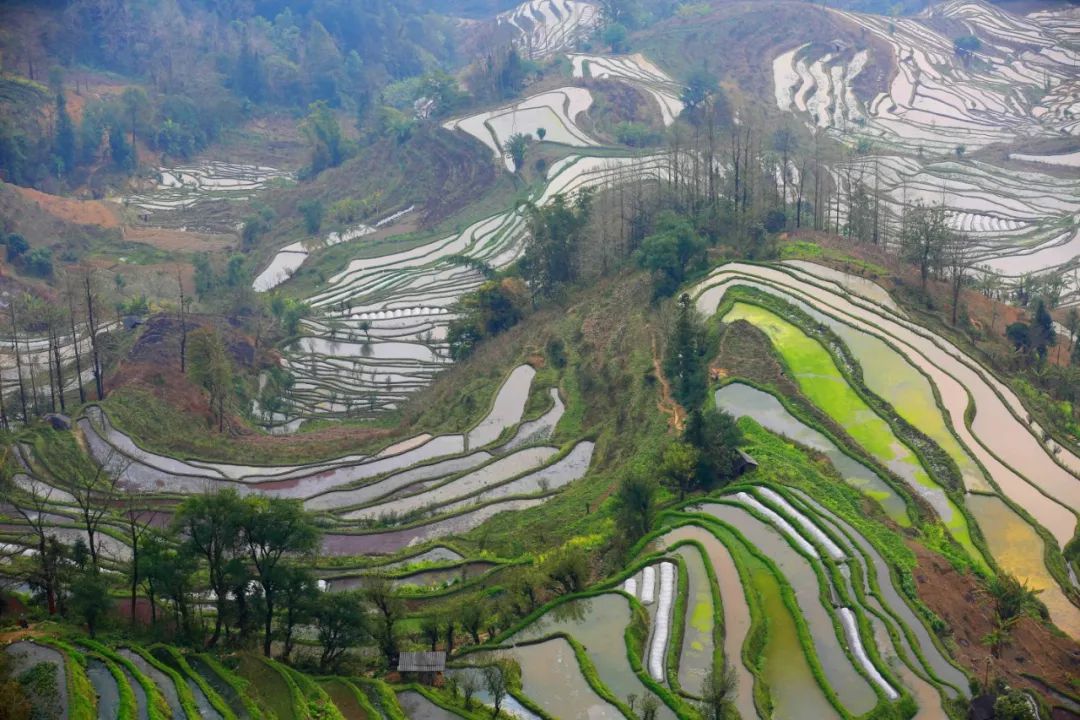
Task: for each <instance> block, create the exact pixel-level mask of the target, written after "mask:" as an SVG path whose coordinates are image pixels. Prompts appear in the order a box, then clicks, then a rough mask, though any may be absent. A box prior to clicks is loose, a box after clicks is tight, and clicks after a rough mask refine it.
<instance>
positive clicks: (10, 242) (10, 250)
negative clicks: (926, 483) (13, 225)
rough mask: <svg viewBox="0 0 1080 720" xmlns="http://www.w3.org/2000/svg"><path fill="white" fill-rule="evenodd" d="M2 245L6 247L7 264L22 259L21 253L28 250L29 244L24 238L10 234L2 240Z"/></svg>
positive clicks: (16, 234)
mask: <svg viewBox="0 0 1080 720" xmlns="http://www.w3.org/2000/svg"><path fill="white" fill-rule="evenodd" d="M4 244H5V245H7V260H8V262H14V261H16V260H18V259H19V258H20V257H22V255H23V253H25V252H26V251H27V250H29V249H30V244H29V243H27V242H26V238H24V237H23V236H22V235H19V234H18V233H11V234H10V235H8V236H7V239H5V240H4Z"/></svg>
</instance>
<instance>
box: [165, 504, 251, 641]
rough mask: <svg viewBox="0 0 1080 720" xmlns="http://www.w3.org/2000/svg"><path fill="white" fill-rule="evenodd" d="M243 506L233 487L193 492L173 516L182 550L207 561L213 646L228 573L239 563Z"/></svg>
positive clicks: (222, 618) (226, 592) (221, 620)
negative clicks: (211, 598) (211, 608)
mask: <svg viewBox="0 0 1080 720" xmlns="http://www.w3.org/2000/svg"><path fill="white" fill-rule="evenodd" d="M245 511H246V507H245V505H244V501H243V500H242V499H241V498H240V496H239V495H238V494H237V493H236V491H235V490H232V489H227V490H222V491H221V492H218V493H204V494H202V495H192V496H191V497H189V498H187V499H186V500H184V502H183V503H181V505H180V507H179V508H178V509H177V511H176V514H175V515H174V516H173V528H174V530H175V531H176V532H177V533H178V535H179V536H180V538H181V542H182V544H183V546H184V549H185V550H186V551H187V552H188V553H189V554H191V555H193V556H195V557H198V558H199V559H200V560H202V561H203V562H205V563H206V574H207V578H208V580H209V585H210V591H211V592H212V593H213V595H214V606H215V610H216V612H215V617H214V631H213V633H212V634H211V635H210V639H209V641H208V642H207V645H208V646H209V647H213V646H214V645H215V644H216V643H217V641H218V639H219V638H220V637H221V629H222V625H223V623H224V621H225V617H226V614H227V610H228V605H227V601H228V595H229V590H230V587H231V586H230V582H229V579H230V572H231V570H232V565H234V564H236V563H239V562H240V556H239V555H240V530H241V526H242V523H243V519H244V515H245Z"/></svg>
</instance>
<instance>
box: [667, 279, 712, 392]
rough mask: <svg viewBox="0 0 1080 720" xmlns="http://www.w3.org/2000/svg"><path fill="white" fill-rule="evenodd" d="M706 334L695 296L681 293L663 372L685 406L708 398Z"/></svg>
mask: <svg viewBox="0 0 1080 720" xmlns="http://www.w3.org/2000/svg"><path fill="white" fill-rule="evenodd" d="M706 349H707V348H706V337H705V328H704V326H703V324H702V322H701V318H700V317H699V315H698V312H697V310H696V308H695V307H694V302H693V300H691V299H690V296H689V295H687V294H686V293H683V294H682V295H681V296H680V297H679V301H678V308H677V314H676V316H675V323H674V325H673V326H672V329H671V333H670V335H669V337H668V341H667V349H666V352H665V358H664V372H665V373H666V374H667V376H668V379H669V380H670V381H671V385H672V392H673V394H674V396H675V399H676V400H678V401H679V402H680V403H681V404H682V406H683V407H685V408H697V407H698V406H700V405H701V404H702V403H703V402H704V401H705V391H706V388H707V385H708V378H707V376H706V358H705V353H706Z"/></svg>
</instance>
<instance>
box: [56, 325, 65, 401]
mask: <svg viewBox="0 0 1080 720" xmlns="http://www.w3.org/2000/svg"><path fill="white" fill-rule="evenodd" d="M53 360H54V361H55V363H56V390H57V393H58V394H59V395H60V412H63V413H66V412H67V403H66V402H65V401H64V369H63V366H62V365H61V363H60V338H59V337H58V336H57V335H56V333H55V332H54V333H53Z"/></svg>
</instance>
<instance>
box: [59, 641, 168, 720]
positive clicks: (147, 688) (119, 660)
mask: <svg viewBox="0 0 1080 720" xmlns="http://www.w3.org/2000/svg"><path fill="white" fill-rule="evenodd" d="M79 644H80V645H84V646H85V647H87V648H90V649H91V650H93V651H94V652H95V653H97V654H98V655H101V656H102V657H105V658H108V659H109V661H110V662H112V663H115V664H116V665H119V666H122V667H124V668H125V669H127V671H128V672H129V673H131V677H133V678H135V681H136V682H138V683H139V686H140V687H142V689H143V692H144V693H146V713H147V715H148V716H149V718H150V720H165V719H166V718H168V717H170V715H171V714H172V713H171V711H170V709H169V705H168V703H167V702H166V701H165V696H164V695H162V694H161V691H160V690H159V689H158V686H157V685H155V684H154V681H153V680H151V679H150V678H149V677H147V676H146V675H144V674H143V673H142V671H141V670H139V668H138V667H137V666H136V665H135V663H133V662H131V661H130V660H128V659H127V658H126V657H124V656H123V655H121V654H119V653H117V652H114V651H113V650H112V649H111V648H109V647H108V646H106V645H104V644H102V643H99V642H97V641H96V640H91V639H90V638H80V639H79ZM177 720H179V719H177Z"/></svg>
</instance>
